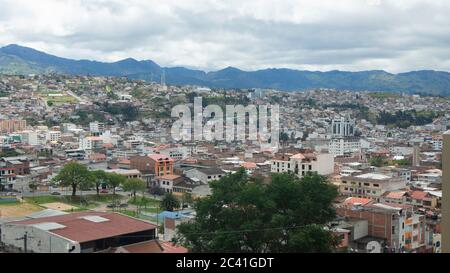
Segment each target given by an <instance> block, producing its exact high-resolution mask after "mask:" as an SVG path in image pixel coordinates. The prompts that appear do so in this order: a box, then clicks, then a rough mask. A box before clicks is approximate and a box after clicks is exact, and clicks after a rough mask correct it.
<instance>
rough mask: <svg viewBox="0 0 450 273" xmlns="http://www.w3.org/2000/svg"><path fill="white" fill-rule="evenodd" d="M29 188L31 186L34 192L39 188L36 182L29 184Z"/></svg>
mask: <svg viewBox="0 0 450 273" xmlns="http://www.w3.org/2000/svg"><path fill="white" fill-rule="evenodd" d="M28 188H30V190H31V191H32V192H35V191H36V190H37V188H38V185H37V184H36V183H34V182H33V183H30V184H29V185H28Z"/></svg>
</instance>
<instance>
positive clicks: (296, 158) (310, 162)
mask: <svg viewBox="0 0 450 273" xmlns="http://www.w3.org/2000/svg"><path fill="white" fill-rule="evenodd" d="M270 166H271V172H272V173H293V174H296V175H297V176H298V177H300V178H301V177H303V176H305V175H306V174H307V173H309V172H316V173H318V174H320V175H330V174H332V173H333V172H334V157H333V155H331V154H315V153H299V154H295V155H293V154H280V155H276V156H275V157H274V158H273V159H272V160H270Z"/></svg>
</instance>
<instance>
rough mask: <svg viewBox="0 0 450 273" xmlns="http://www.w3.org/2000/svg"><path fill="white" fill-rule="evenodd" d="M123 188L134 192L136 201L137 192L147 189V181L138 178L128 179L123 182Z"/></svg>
mask: <svg viewBox="0 0 450 273" xmlns="http://www.w3.org/2000/svg"><path fill="white" fill-rule="evenodd" d="M123 189H124V190H125V191H129V192H131V193H132V194H133V200H134V202H136V192H138V191H143V190H144V189H145V182H144V181H142V180H141V179H138V178H131V179H127V180H125V182H124V183H123Z"/></svg>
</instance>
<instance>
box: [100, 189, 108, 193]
mask: <svg viewBox="0 0 450 273" xmlns="http://www.w3.org/2000/svg"><path fill="white" fill-rule="evenodd" d="M100 193H103V194H108V193H109V190H107V189H103V190H101V191H100Z"/></svg>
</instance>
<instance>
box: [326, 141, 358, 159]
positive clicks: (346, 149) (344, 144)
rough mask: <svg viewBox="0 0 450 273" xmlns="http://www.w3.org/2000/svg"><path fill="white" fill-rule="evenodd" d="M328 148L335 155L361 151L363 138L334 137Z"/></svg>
mask: <svg viewBox="0 0 450 273" xmlns="http://www.w3.org/2000/svg"><path fill="white" fill-rule="evenodd" d="M328 150H329V152H330V153H331V154H332V155H334V156H344V155H347V154H352V153H360V152H361V139H360V138H359V137H338V138H333V139H332V140H331V141H330V142H329V144H328Z"/></svg>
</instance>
